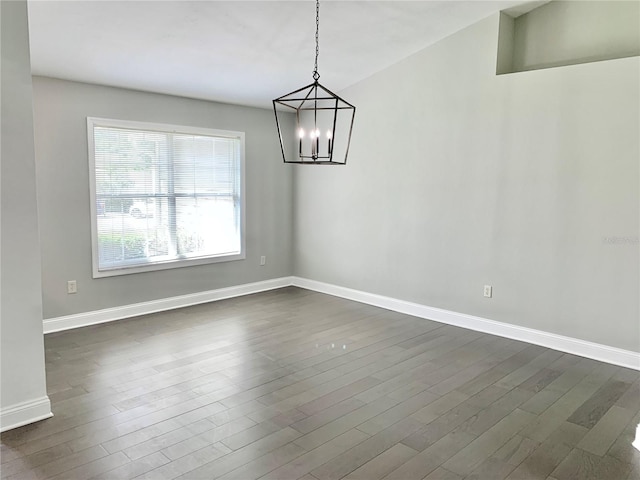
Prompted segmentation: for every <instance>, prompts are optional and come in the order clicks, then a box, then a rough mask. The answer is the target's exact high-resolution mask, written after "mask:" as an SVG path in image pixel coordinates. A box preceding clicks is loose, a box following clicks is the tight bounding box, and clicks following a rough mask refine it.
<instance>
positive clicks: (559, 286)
mask: <svg viewBox="0 0 640 480" xmlns="http://www.w3.org/2000/svg"><path fill="white" fill-rule="evenodd" d="M498 18H499V16H498V15H497V14H496V15H495V16H492V17H490V18H488V19H486V20H483V21H481V22H479V23H477V24H475V25H473V26H471V27H469V28H467V29H465V30H463V31H461V32H459V33H456V34H455V35H453V36H451V37H448V38H446V39H444V40H443V41H441V42H439V43H438V44H436V45H434V46H432V47H430V48H427V49H425V50H423V51H421V52H419V53H418V54H416V55H414V56H412V57H410V58H408V59H406V60H405V61H402V62H400V63H399V64H396V65H395V66H393V67H391V68H389V69H386V70H384V71H382V72H379V73H378V74H376V75H374V76H372V77H370V78H368V79H366V80H364V81H362V82H360V83H358V84H356V85H354V86H352V87H351V88H348V89H347V90H345V91H342V92H341V96H343V98H345V99H346V100H347V101H349V102H351V103H353V104H354V105H356V107H357V111H356V121H355V127H354V133H353V139H352V149H351V153H350V157H349V162H348V165H347V166H346V167H344V168H343V167H335V168H304V167H300V168H297V169H296V173H295V179H294V180H295V182H297V185H296V190H295V205H296V208H295V212H294V226H295V230H294V244H295V247H296V250H295V259H296V264H295V272H296V275H299V276H302V277H306V278H310V279H313V280H317V281H322V282H328V283H332V284H336V285H341V286H345V287H350V288H354V289H358V290H363V291H366V292H371V293H376V294H381V295H385V296H390V297H394V298H398V299H403V300H407V301H412V302H416V303H420V304H424V305H429V306H433V307H439V308H444V309H447V310H452V311H457V312H463V313H467V314H471V315H476V316H480V317H485V318H490V319H494V320H497V321H500V322H506V323H509V324H515V325H520V326H525V327H530V328H533V329H539V330H543V331H547V332H554V333H557V334H561V335H566V336H569V337H574V338H579V339H584V340H588V341H592V342H597V343H601V344H605V345H610V346H614V347H619V348H623V349H628V350H632V351H636V352H638V351H640V326H639V324H640V322H639V305H638V291H639V260H640V256H639V244H638V234H639V203H640V202H639V195H638V191H639V166H638V164H639V161H638V158H640V149H639V136H638V131H639V130H640V124H639V113H640V111H639V109H640V98H639V88H638V85H639V84H640V83H639V82H640V78H639V71H640V59H639V58H637V57H636V58H625V59H620V60H610V61H605V62H598V63H588V64H582V65H575V66H570V67H562V68H554V69H548V70H537V71H531V72H523V73H517V74H513V75H500V76H496V75H495V71H496V70H495V68H496V48H497V31H498ZM485 284H489V285H493V289H494V298H492V299H487V298H484V297H483V285H485Z"/></svg>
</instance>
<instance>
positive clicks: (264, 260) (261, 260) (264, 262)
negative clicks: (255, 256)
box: [260, 255, 267, 266]
mask: <svg viewBox="0 0 640 480" xmlns="http://www.w3.org/2000/svg"><path fill="white" fill-rule="evenodd" d="M266 264H267V257H265V256H264V255H262V256H261V257H260V265H262V266H264V265H266Z"/></svg>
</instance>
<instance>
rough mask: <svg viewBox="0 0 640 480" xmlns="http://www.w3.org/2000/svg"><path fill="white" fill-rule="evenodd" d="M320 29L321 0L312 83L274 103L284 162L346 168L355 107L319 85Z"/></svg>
mask: <svg viewBox="0 0 640 480" xmlns="http://www.w3.org/2000/svg"><path fill="white" fill-rule="evenodd" d="M319 29H320V0H316V57H315V64H314V70H313V83H310V84H309V85H306V86H304V87H302V88H299V89H298V90H294V91H293V92H291V93H287V94H286V95H283V96H281V97H279V98H276V99H275V100H273V111H274V113H275V116H276V126H277V127H278V137H279V139H280V148H281V150H282V157H283V159H284V162H285V163H300V164H305V165H344V164H346V163H347V155H348V154H349V144H350V142H351V132H352V130H353V119H354V117H355V114H356V107H354V106H353V105H351V104H350V103H349V102H347V101H345V100H343V99H342V98H340V97H339V96H338V95H336V94H335V93H333V92H331V90H329V89H327V88H326V87H324V86H323V85H321V84H320V83H319V82H318V80H319V79H320V74H319V73H318V53H319V52H320V47H319V42H318V40H319ZM291 114H293V115H294V116H295V126H294V128H290V120H289V119H288V118H287V116H290V115H291Z"/></svg>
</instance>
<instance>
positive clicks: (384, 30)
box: [28, 0, 523, 107]
mask: <svg viewBox="0 0 640 480" xmlns="http://www.w3.org/2000/svg"><path fill="white" fill-rule="evenodd" d="M522 3H523V2H522V1H510V0H501V1H454V0H445V1H435V0H434V1H363V0H360V1H342V0H334V1H330V0H323V1H322V2H321V5H320V57H319V62H318V67H319V68H318V70H319V72H320V74H321V79H320V82H321V83H322V84H323V85H325V86H326V87H328V88H329V89H331V90H333V91H335V92H339V91H340V90H341V89H343V88H345V87H348V86H350V85H352V84H354V83H357V82H358V81H360V80H362V79H364V78H366V77H368V76H370V75H372V74H373V73H375V72H377V71H380V70H382V69H384V68H386V67H388V66H390V65H392V64H394V63H396V62H398V61H399V60H401V59H403V58H406V57H408V56H409V55H411V54H413V53H415V52H417V51H419V50H421V49H423V48H425V47H426V46H428V45H430V44H433V43H434V42H436V41H438V40H440V39H441V38H444V37H446V36H448V35H450V34H452V33H454V32H456V31H458V30H461V29H463V28H464V27H466V26H468V25H471V24H473V23H475V22H477V21H478V20H480V19H482V18H485V17H487V16H489V15H491V14H493V13H495V12H497V11H498V10H501V9H506V8H509V7H513V6H515V5H520V4H522ZM28 5H29V29H30V42H31V63H32V72H33V74H34V75H44V76H50V77H56V78H62V79H68V80H76V81H81V82H87V83H96V84H102V85H111V86H117V87H125V88H131V89H137V90H146V91H150V92H158V93H167V94H173V95H179V96H185V97H192V98H201V99H207V100H216V101H221V102H225V103H234V104H240V105H250V106H257V107H270V106H271V100H272V99H274V98H277V97H279V96H281V95H284V94H285V93H288V92H290V91H291V90H294V89H297V88H299V87H302V86H304V85H306V84H308V83H311V82H312V81H313V80H312V78H311V73H312V71H313V61H314V51H315V44H314V35H315V3H314V2H313V0H300V1H295V0H289V1H148V0H146V1H94V0H84V1H52V0H30V1H29V3H28Z"/></svg>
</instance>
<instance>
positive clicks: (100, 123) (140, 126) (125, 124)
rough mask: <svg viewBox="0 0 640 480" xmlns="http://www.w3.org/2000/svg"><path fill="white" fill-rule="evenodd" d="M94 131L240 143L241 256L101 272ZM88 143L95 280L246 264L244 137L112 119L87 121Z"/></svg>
mask: <svg viewBox="0 0 640 480" xmlns="http://www.w3.org/2000/svg"><path fill="white" fill-rule="evenodd" d="M95 127H106V128H122V129H130V130H142V131H149V132H163V133H174V134H185V135H204V136H213V137H221V138H233V139H237V140H239V141H240V159H239V163H240V165H239V168H240V172H239V183H240V185H239V193H238V195H239V206H240V219H239V223H240V225H239V229H240V232H239V233H240V252H239V253H231V254H228V253H225V254H218V255H207V256H201V257H195V258H180V257H178V258H172V259H167V260H161V261H158V260H156V261H150V262H148V263H146V264H143V265H141V264H140V263H136V264H135V265H131V266H127V265H118V266H115V267H110V268H104V267H103V268H102V269H100V264H99V255H100V252H99V249H98V242H99V239H98V207H97V185H96V158H95V157H96V155H95V154H96V152H95V136H94V135H95V134H94V128H95ZM87 141H88V145H87V147H88V163H89V195H90V216H91V257H92V268H93V278H103V277H113V276H119V275H129V274H135V273H143V272H153V271H158V270H168V269H174V268H182V267H191V266H196V265H206V264H213V263H221V262H231V261H236V260H244V259H245V258H246V235H245V232H246V230H245V227H246V213H245V210H246V201H245V197H246V195H245V133H244V132H238V131H230V130H220V129H212V128H203V127H193V126H185V125H170V124H164V123H153V122H140V121H133V120H117V119H111V118H100V117H87Z"/></svg>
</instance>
